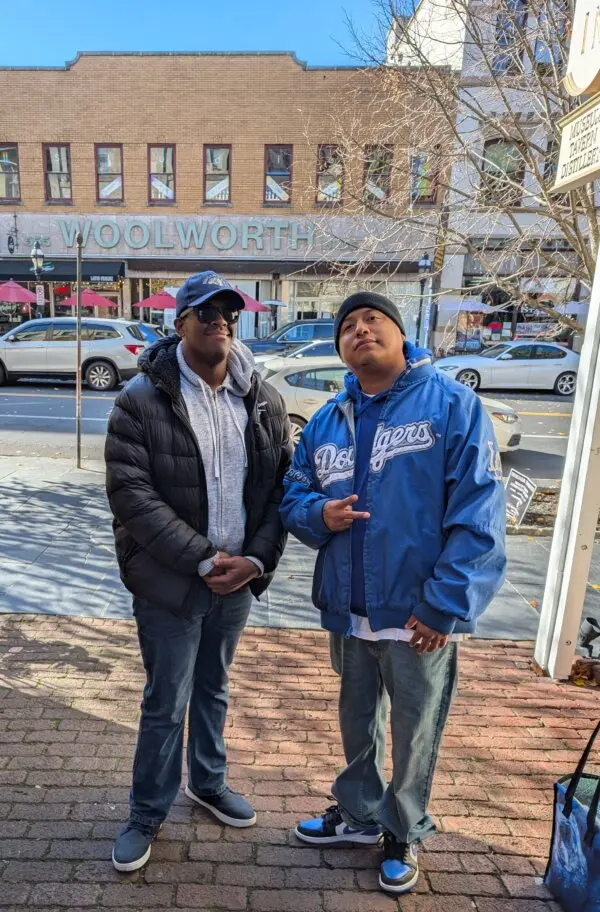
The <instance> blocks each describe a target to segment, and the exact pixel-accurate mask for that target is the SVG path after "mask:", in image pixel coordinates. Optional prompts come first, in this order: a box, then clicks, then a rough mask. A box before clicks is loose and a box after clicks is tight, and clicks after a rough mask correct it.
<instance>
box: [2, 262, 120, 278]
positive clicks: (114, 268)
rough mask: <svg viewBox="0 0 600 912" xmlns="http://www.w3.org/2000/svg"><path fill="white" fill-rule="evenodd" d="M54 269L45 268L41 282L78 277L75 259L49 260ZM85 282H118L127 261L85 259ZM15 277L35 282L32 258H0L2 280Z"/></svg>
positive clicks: (83, 276)
mask: <svg viewBox="0 0 600 912" xmlns="http://www.w3.org/2000/svg"><path fill="white" fill-rule="evenodd" d="M47 265H48V266H52V267H53V268H52V269H48V270H47V271H46V270H45V271H44V272H43V273H42V275H41V276H40V281H41V282H74V281H75V280H76V278H77V263H76V260H74V259H72V260H71V259H69V260H67V259H64V260H58V259H56V260H52V259H49V260H47ZM81 270H82V279H83V281H84V282H116V280H117V279H118V278H119V276H123V275H124V274H125V263H124V262H123V261H122V260H86V259H84V260H83V263H82V264H81ZM5 279H14V280H15V282H35V275H34V272H33V266H32V265H31V260H30V259H25V258H21V257H6V258H4V259H0V282H2V281H4V280H5Z"/></svg>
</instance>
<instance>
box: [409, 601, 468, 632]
mask: <svg viewBox="0 0 600 912" xmlns="http://www.w3.org/2000/svg"><path fill="white" fill-rule="evenodd" d="M413 614H414V616H415V617H416V618H417V620H419V621H421V623H422V624H426V625H427V626H428V627H431V629H432V630H437V632H438V633H443V634H450V633H452V631H453V630H454V627H455V624H456V621H457V618H455V617H453V616H452V615H451V614H446V613H445V612H444V611H439V610H438V609H437V608H432V606H431V605H430V604H429V602H421V604H420V605H417V607H416V608H415V609H414V611H413Z"/></svg>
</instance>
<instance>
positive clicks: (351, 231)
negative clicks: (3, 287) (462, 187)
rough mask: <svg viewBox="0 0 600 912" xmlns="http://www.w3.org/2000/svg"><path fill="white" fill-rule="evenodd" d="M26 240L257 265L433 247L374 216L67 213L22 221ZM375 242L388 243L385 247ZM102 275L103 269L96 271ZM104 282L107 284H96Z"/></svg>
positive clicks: (410, 257) (5, 219)
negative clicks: (78, 241) (79, 237)
mask: <svg viewBox="0 0 600 912" xmlns="http://www.w3.org/2000/svg"><path fill="white" fill-rule="evenodd" d="M17 220H18V230H19V236H20V237H22V238H25V239H27V242H28V243H29V241H31V243H30V244H29V246H33V243H35V241H36V240H38V239H41V240H40V243H41V244H42V247H43V248H44V253H45V254H46V256H48V257H49V258H52V259H56V260H58V259H59V258H61V257H73V256H74V255H75V252H76V245H75V237H76V235H77V232H78V231H81V233H82V235H83V251H84V256H85V257H86V258H88V259H89V258H92V259H102V258H105V257H106V258H108V257H110V258H111V259H115V260H117V259H119V258H120V259H128V260H132V259H140V260H141V259H151V258H154V259H171V258H177V259H187V258H189V259H199V258H202V259H210V260H213V259H214V260H218V259H225V258H226V259H230V260H233V259H240V260H244V259H252V260H255V261H256V260H282V261H292V262H293V261H297V262H303V261H305V260H307V259H314V260H319V259H323V260H326V261H331V260H334V259H335V260H338V261H339V260H344V259H345V260H355V259H356V258H357V257H361V255H362V254H361V250H363V249H364V248H365V247H366V249H367V250H368V251H369V255H370V256H372V257H374V258H378V259H380V260H381V261H383V262H398V251H402V259H403V260H407V261H416V260H418V259H419V256H421V255H422V249H426V248H427V240H426V230H427V229H424V230H423V231H420V230H415V229H413V228H411V227H409V226H407V227H406V229H403V230H398V231H397V232H395V233H393V232H390V231H389V227H388V225H387V221H386V220H385V219H377V218H376V217H372V216H365V217H362V218H361V217H350V216H317V217H315V218H314V219H311V218H309V217H306V216H305V217H294V216H292V215H290V216H289V217H287V218H286V217H285V216H282V215H281V214H279V215H278V216H275V215H273V216H267V215H258V216H255V217H249V216H239V215H238V216H235V215H232V216H229V217H227V216H225V217H219V216H199V217H197V218H194V217H193V216H180V217H177V216H175V215H154V214H153V215H106V214H101V215H98V214H89V215H88V214H83V215H79V216H78V215H71V214H60V213H56V212H52V211H48V212H40V213H22V214H21V213H20V214H18V215H17ZM13 229H14V219H13V217H12V215H10V214H4V213H2V212H0V237H2V236H4V237H6V236H7V235H8V234H9V233H10V231H11V230H13ZM374 238H381V239H382V240H381V241H379V242H378V243H375V242H374ZM96 272H97V274H98V277H100V276H102V275H103V274H104V273H103V271H102V270H101V269H100V270H96ZM94 281H101V278H97V279H94Z"/></svg>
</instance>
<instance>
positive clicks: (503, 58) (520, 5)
mask: <svg viewBox="0 0 600 912" xmlns="http://www.w3.org/2000/svg"><path fill="white" fill-rule="evenodd" d="M526 21H527V7H526V4H525V0H502V2H501V6H500V11H499V13H498V16H497V18H496V52H495V54H494V59H493V61H492V71H493V72H494V73H496V74H501V73H520V72H521V71H522V69H523V66H522V61H523V30H524V28H525V23H526Z"/></svg>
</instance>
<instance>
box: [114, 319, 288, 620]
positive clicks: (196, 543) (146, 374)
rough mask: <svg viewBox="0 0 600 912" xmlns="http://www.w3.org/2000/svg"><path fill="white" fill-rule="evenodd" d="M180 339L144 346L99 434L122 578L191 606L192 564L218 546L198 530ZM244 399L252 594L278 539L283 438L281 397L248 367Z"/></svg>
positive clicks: (198, 474) (201, 494)
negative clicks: (104, 432)
mask: <svg viewBox="0 0 600 912" xmlns="http://www.w3.org/2000/svg"><path fill="white" fill-rule="evenodd" d="M178 342H179V339H178V338H177V337H174V336H171V337H169V338H168V339H163V340H161V341H160V342H157V343H156V344H155V345H153V346H152V347H151V348H149V349H147V350H146V351H145V352H144V354H143V355H142V357H141V359H140V367H141V370H142V373H140V374H138V375H137V376H136V377H135V378H134V379H133V380H131V381H130V382H129V383H128V384H127V386H126V387H125V389H124V390H123V391H122V392H121V393H120V394H119V396H118V397H117V399H116V402H115V407H114V409H113V411H112V413H111V416H110V420H109V424H108V436H107V438H106V450H105V456H106V490H107V493H108V499H109V502H110V507H111V510H112V512H113V515H114V521H113V528H114V533H115V547H116V552H117V559H118V561H119V567H120V570H121V579H122V580H123V582H124V584H125V586H126V587H127V588H128V589H129V591H130V592H132V593H133V594H134V595H136V596H138V597H139V598H141V599H145V600H147V601H151V602H154V603H155V604H158V605H162V606H164V607H165V608H169V609H170V610H172V611H174V612H177V613H181V614H189V613H190V612H191V611H192V609H193V608H195V607H196V605H197V603H198V602H199V601H200V602H202V601H203V600H202V599H200V600H199V599H198V598H197V596H198V595H199V594H200V592H204V593H205V592H206V584H205V583H204V582H203V581H202V580H201V578H200V577H199V576H198V564H199V563H200V561H202V560H204V559H205V558H207V557H212V556H213V555H214V554H215V553H216V548H215V547H214V546H213V544H212V543H211V542H210V541H209V540H208V538H207V537H206V534H207V530H208V502H207V493H206V477H205V474H204V467H203V464H202V459H201V457H200V451H199V448H198V444H197V441H196V438H195V436H194V432H193V430H192V428H191V425H190V423H189V420H188V416H187V412H186V407H185V403H184V401H183V398H182V396H181V390H180V379H179V366H178V364H177V355H176V348H177V343H178ZM244 403H245V405H246V410H247V412H248V424H247V427H246V435H245V438H246V448H247V451H248V475H247V479H246V484H245V488H244V505H245V508H246V539H245V542H244V552H245V553H247V554H252V555H253V556H254V557H257V558H258V559H259V560H260V561H262V563H263V564H264V568H265V573H264V576H262V577H260V578H259V579H255V580H253V581H252V583H251V589H252V592H253V593H254V595H256V596H258V595H260V593H261V592H264V590H265V589H266V588H267V586H268V585H269V583H270V582H271V579H272V576H273V573H274V571H275V568H276V567H277V564H278V562H279V559H280V557H281V554H282V552H283V548H284V546H285V541H286V536H285V533H284V531H283V527H282V525H281V521H280V519H279V503H280V501H281V498H282V494H283V487H282V484H283V476H284V475H285V473H286V471H287V469H288V466H289V464H290V460H291V443H290V435H289V424H288V419H287V415H286V410H285V406H284V403H283V400H282V398H281V396H280V395H279V393H277V392H276V390H274V389H273V387H271V386H269V384H268V383H263V381H262V380H261V378H260V376H259V374H258V373H256V372H254V373H253V375H252V383H251V389H250V392H249V393H248V395H247V396H246V397H245V399H244Z"/></svg>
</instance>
